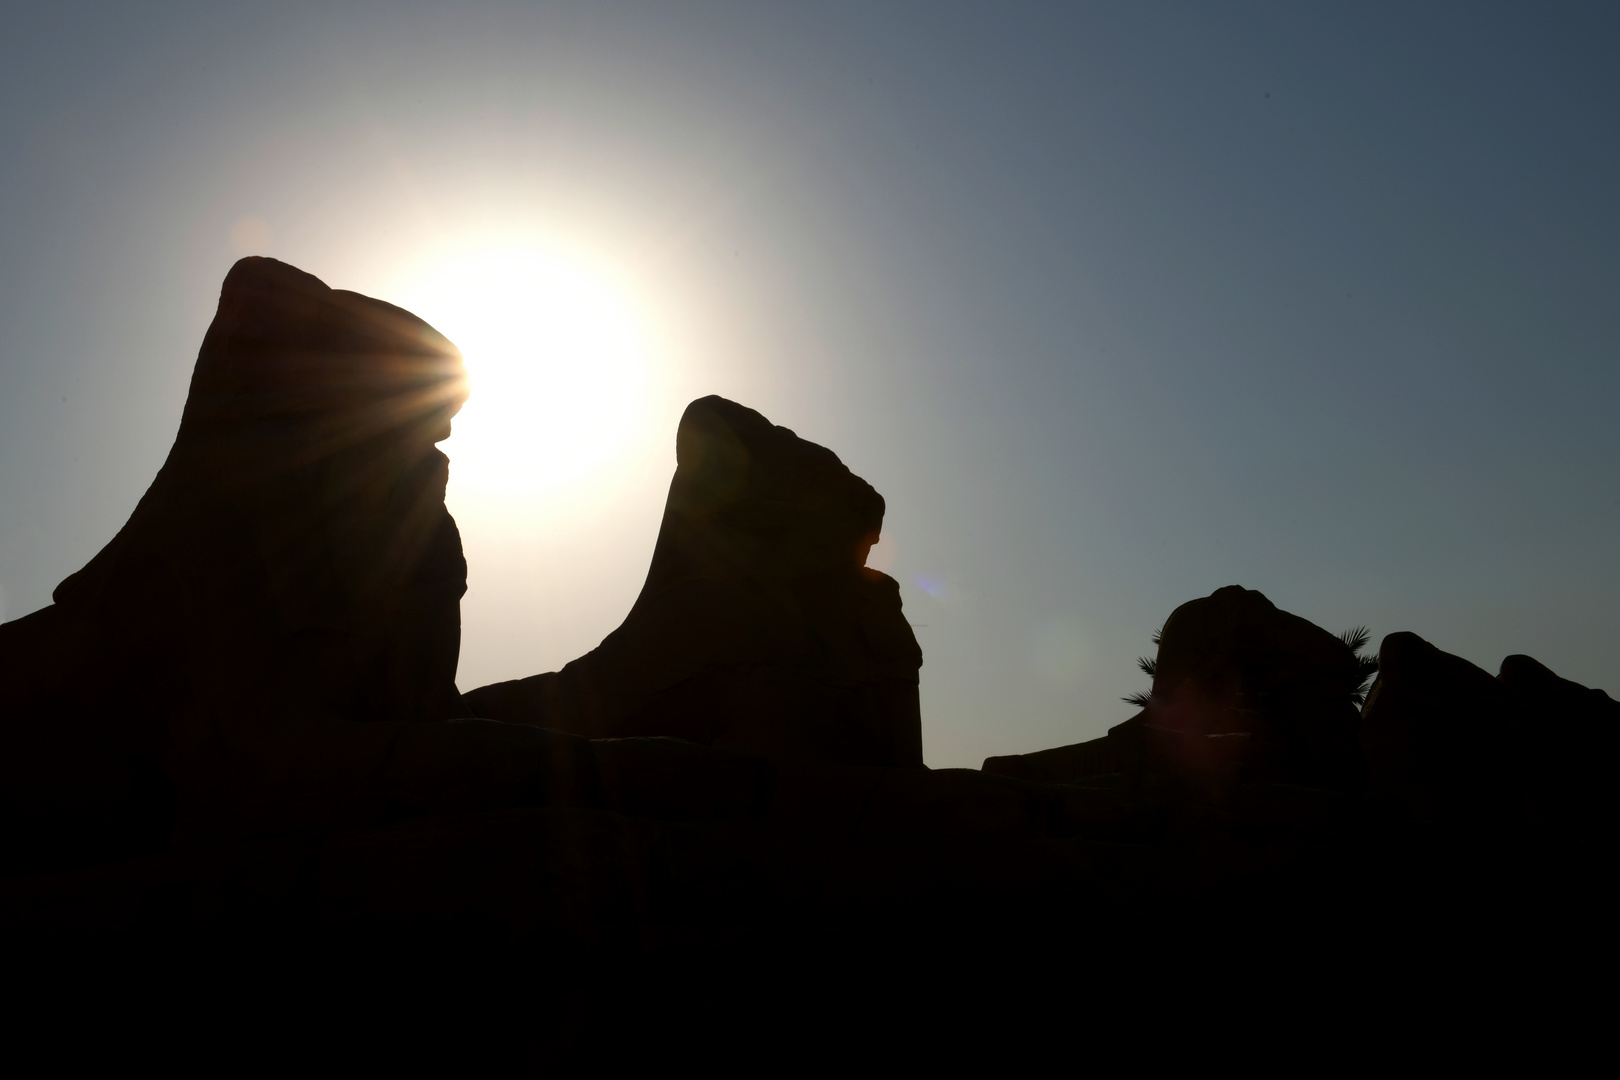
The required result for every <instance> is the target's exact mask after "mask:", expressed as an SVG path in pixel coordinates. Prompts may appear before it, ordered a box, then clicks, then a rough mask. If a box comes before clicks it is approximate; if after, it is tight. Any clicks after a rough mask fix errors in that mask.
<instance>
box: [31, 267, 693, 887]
mask: <svg viewBox="0 0 1620 1080" xmlns="http://www.w3.org/2000/svg"><path fill="white" fill-rule="evenodd" d="M465 395H466V389H465V379H464V373H463V369H462V365H461V358H460V355H459V354H458V353H457V352H456V350H455V348H454V347H453V346H451V345H450V343H449V342H447V341H446V340H445V339H444V338H442V337H441V336H439V334H437V333H436V332H435V331H434V330H433V329H432V328H431V327H429V326H428V325H427V324H426V323H423V322H422V321H421V320H420V319H417V318H416V317H415V316H413V315H411V314H409V313H408V312H405V311H401V310H400V309H398V308H395V307H393V306H391V305H389V304H385V303H382V302H381V301H377V300H372V299H369V298H367V297H363V296H359V295H357V294H354V293H349V292H342V291H338V290H332V289H329V288H327V287H326V286H325V285H324V284H322V283H321V282H320V281H318V280H317V279H315V278H313V277H311V276H310V275H308V274H305V273H303V272H301V271H299V270H295V269H293V268H292V267H289V266H285V265H283V264H281V263H278V262H275V261H274V260H270V259H244V260H242V261H241V262H239V263H237V264H236V266H235V267H233V268H232V270H231V272H230V274H229V275H228V276H227V278H226V279H225V283H224V286H223V288H222V290H221V295H220V304H219V311H218V314H217V315H216V317H215V319H214V322H213V325H212V326H211V327H210V328H209V331H208V334H207V336H206V337H205V338H204V341H203V346H202V350H201V352H200V354H199V356H198V360H197V366H196V371H195V374H194V376H193V379H192V385H191V392H190V395H189V397H188V398H187V402H186V408H185V412H184V414H183V416H182V419H181V424H180V431H179V434H178V436H177V437H176V439H175V444H174V448H173V450H172V451H171V452H170V454H169V458H168V460H167V461H166V462H165V464H164V466H163V468H162V470H161V471H160V472H159V474H158V476H157V478H156V479H155V480H154V481H153V483H152V486H151V488H150V489H149V490H148V491H147V493H146V495H145V496H144V497H143V498H142V499H141V501H140V503H139V505H138V506H137V507H136V509H135V512H134V514H132V515H131V517H130V520H129V522H128V523H127V524H126V525H125V526H124V528H123V529H122V530H121V531H120V532H119V533H118V535H117V536H116V537H115V538H114V539H113V541H112V542H111V543H109V544H108V545H107V547H106V548H104V549H103V550H102V552H101V553H100V554H99V555H97V556H96V557H95V558H94V559H93V560H92V561H91V562H90V564H89V565H88V566H86V567H85V568H84V569H83V570H81V571H80V572H78V573H77V574H74V575H73V576H72V577H70V578H68V579H67V580H66V581H64V582H63V583H62V584H61V586H60V587H59V588H58V589H57V591H56V596H55V599H56V603H55V604H53V605H52V606H50V607H47V608H44V609H42V610H40V611H38V612H35V613H34V614H32V615H29V616H28V617H26V618H24V619H20V620H18V621H16V622H13V623H9V624H6V625H5V626H4V627H0V715H3V717H4V724H5V731H6V735H5V737H6V739H7V741H8V753H7V754H6V755H5V757H4V779H5V781H6V786H5V800H6V802H5V829H4V838H5V843H6V848H5V850H4V853H3V856H0V859H3V865H4V867H5V868H6V869H7V870H9V871H11V872H16V871H17V870H19V869H27V868H45V867H50V866H68V865H74V864H79V863H87V862H97V861H102V860H104V859H107V858H113V857H119V856H129V855H135V854H139V853H141V852H147V851H158V850H163V849H166V848H168V847H169V846H170V845H171V842H173V843H178V844H180V845H181V846H183V847H184V846H192V845H197V844H204V843H208V842H212V841H217V840H227V839H239V838H244V837H251V836H255V835H262V834H266V833H274V832H282V831H285V830H287V829H295V828H309V827H315V828H322V827H329V826H333V825H338V824H342V823H352V822H361V821H368V820H376V819H379V818H386V817H390V816H397V815H398V814H400V813H402V812H407V813H408V812H413V811H414V812H428V811H444V810H448V809H455V810H471V809H487V808H492V807H499V806H510V805H520V804H527V805H536V804H547V803H579V802H584V803H591V804H593V805H603V804H605V803H606V802H608V801H611V799H612V798H613V795H612V792H611V791H610V790H609V787H610V785H609V786H604V780H603V778H602V776H601V775H600V774H599V770H598V768H597V759H596V755H595V754H594V753H593V751H592V750H591V747H590V745H589V744H588V743H587V742H585V741H584V740H582V739H578V738H574V737H571V736H568V735H564V734H559V733H555V732H549V731H542V730H539V729H535V728H524V727H515V726H512V725H505V724H497V723H494V722H490V721H480V720H460V721H455V722H449V721H451V719H452V718H455V717H466V716H468V715H469V710H468V709H467V708H466V706H465V705H464V704H463V702H462V700H461V698H460V696H459V695H458V694H457V692H456V688H455V684H454V677H455V668H456V661H457V653H458V649H459V639H460V616H459V612H458V604H459V600H460V597H461V595H462V593H463V592H464V591H465V588H466V584H465V583H466V564H465V562H464V561H463V558H462V554H461V543H460V537H459V535H458V533H457V531H456V526H455V522H454V521H453V520H452V519H451V517H450V515H449V514H448V513H447V512H446V510H445V507H444V488H445V482H446V479H447V475H448V474H447V460H446V458H445V456H444V455H443V454H442V453H441V452H440V451H439V450H438V449H436V447H435V446H434V444H435V442H437V441H438V440H440V439H443V438H445V437H446V436H447V435H448V434H449V432H450V420H451V417H452V416H453V415H454V414H455V412H456V410H457V409H459V408H460V406H461V403H462V401H463V400H464V398H465ZM633 752H634V751H633V750H630V749H620V750H618V751H616V753H617V754H618V756H619V757H620V758H623V757H624V756H625V755H626V754H628V753H633ZM652 752H653V753H654V754H655V755H659V754H661V753H662V752H661V751H652ZM665 756H667V755H665ZM619 771H621V772H622V771H624V770H623V769H620V770H619ZM631 771H634V770H631ZM666 786H667V785H666ZM632 801H635V799H634V798H633V799H632ZM643 801H644V800H643Z"/></svg>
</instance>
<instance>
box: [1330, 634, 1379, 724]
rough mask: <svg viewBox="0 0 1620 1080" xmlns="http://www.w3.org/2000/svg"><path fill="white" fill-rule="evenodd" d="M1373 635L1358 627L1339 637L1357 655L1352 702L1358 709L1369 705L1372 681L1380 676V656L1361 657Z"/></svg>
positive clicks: (1351, 694) (1351, 695) (1351, 693)
mask: <svg viewBox="0 0 1620 1080" xmlns="http://www.w3.org/2000/svg"><path fill="white" fill-rule="evenodd" d="M1371 637H1372V635H1371V634H1370V633H1369V632H1368V630H1367V628H1366V627H1365V626H1357V627H1355V628H1353V629H1350V630H1346V631H1345V632H1344V633H1342V634H1340V635H1339V640H1340V641H1342V642H1344V643H1345V644H1346V645H1348V646H1350V651H1351V652H1352V653H1355V655H1356V688H1355V689H1354V690H1352V691H1351V692H1350V700H1351V701H1353V702H1354V703H1355V705H1356V708H1358V709H1359V708H1360V707H1361V706H1363V705H1365V704H1367V691H1368V690H1370V689H1372V681H1373V678H1374V677H1375V676H1377V674H1378V656H1377V654H1376V653H1375V654H1374V655H1372V656H1363V655H1361V650H1362V649H1364V648H1366V647H1367V642H1368V641H1369V640H1370V639H1371Z"/></svg>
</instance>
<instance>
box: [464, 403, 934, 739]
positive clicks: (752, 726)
mask: <svg viewBox="0 0 1620 1080" xmlns="http://www.w3.org/2000/svg"><path fill="white" fill-rule="evenodd" d="M676 460H677V467H676V471H675V479H674V481H673V482H672V483H671V484H670V492H669V502H668V504H667V505H666V507H665V510H664V520H663V524H662V526H661V528H660V530H659V534H658V543H657V546H656V548H655V549H654V551H653V559H652V567H651V568H650V569H649V570H648V572H647V582H646V584H645V585H644V586H643V587H642V590H641V596H640V597H639V598H638V599H637V600H636V603H635V606H634V607H632V608H631V610H630V614H629V616H628V617H627V618H626V619H625V621H624V625H622V626H620V627H619V628H618V629H617V630H615V631H614V632H613V633H612V634H610V635H608V637H607V639H606V640H604V641H603V642H602V644H601V645H600V646H598V647H597V648H596V649H595V650H593V651H592V652H590V653H588V654H586V655H585V656H583V657H581V658H579V659H578V660H575V661H573V662H572V663H570V664H569V665H567V666H566V667H564V668H563V670H561V671H559V672H548V673H546V674H543V675H536V676H533V677H532V678H528V679H522V680H519V681H515V682H507V683H497V684H495V685H493V686H485V687H480V688H479V689H477V690H474V691H472V692H471V693H469V694H468V695H467V698H468V701H469V703H470V704H471V705H472V707H473V708H474V709H475V710H476V711H477V712H478V715H480V716H488V717H493V718H495V719H498V720H504V721H507V722H510V723H522V724H536V725H539V726H542V727H549V728H555V729H557V730H560V731H570V732H574V733H577V734H580V735H587V736H590V737H592V738H614V737H620V736H625V735H670V736H677V737H679V738H683V739H689V740H692V741H694V742H699V743H703V744H705V745H715V746H736V747H746V748H749V749H754V750H758V751H761V752H763V753H766V754H769V755H770V756H772V757H775V758H778V759H789V760H820V761H829V762H833V761H836V762H844V763H847V764H857V765H888V766H907V767H912V768H918V767H921V765H922V722H921V717H920V715H919V713H918V708H917V671H918V668H919V667H920V666H921V665H922V650H921V649H920V648H918V646H917V639H916V638H915V637H914V636H913V635H912V632H911V625H910V624H909V623H908V622H907V621H906V619H905V616H904V615H903V614H902V613H901V610H900V592H899V588H898V586H897V585H896V584H895V582H894V581H893V579H891V578H889V577H887V576H886V575H884V574H881V573H879V572H878V571H876V570H871V569H868V568H867V567H866V566H865V565H864V564H865V562H866V554H867V552H868V551H869V550H870V549H871V547H872V545H873V544H874V543H875V542H876V541H877V539H878V533H879V530H880V529H881V527H882V524H883V497H882V496H881V495H879V494H878V493H877V492H875V491H873V490H872V488H871V486H870V485H869V484H867V483H866V482H865V481H864V480H862V479H861V478H860V477H858V476H855V475H854V474H852V473H851V472H850V471H849V469H847V468H846V467H845V466H844V464H843V463H842V462H840V461H839V460H838V458H837V456H836V455H834V454H833V453H832V451H830V450H827V449H825V448H824V447H820V446H817V445H815V444H814V443H811V442H806V441H805V440H804V439H801V438H799V437H798V436H797V435H795V434H794V433H793V432H791V431H789V430H788V429H787V428H783V427H777V426H775V425H773V424H772V423H771V422H770V421H769V420H767V419H765V417H763V416H761V415H760V414H759V413H757V412H755V411H753V410H752V409H747V408H744V407H743V406H741V405H738V404H736V403H735V402H731V401H727V400H725V399H724V398H719V397H708V398H702V399H701V400H698V401H694V402H693V403H692V404H691V405H690V406H688V407H687V410H686V413H685V415H683V416H682V417H681V424H680V429H679V432H678V434H677V436H676Z"/></svg>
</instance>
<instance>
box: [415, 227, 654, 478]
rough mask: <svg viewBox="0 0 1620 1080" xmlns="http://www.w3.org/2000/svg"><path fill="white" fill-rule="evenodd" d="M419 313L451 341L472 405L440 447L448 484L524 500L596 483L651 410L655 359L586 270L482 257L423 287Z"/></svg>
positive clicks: (559, 261) (556, 260)
mask: <svg viewBox="0 0 1620 1080" xmlns="http://www.w3.org/2000/svg"><path fill="white" fill-rule="evenodd" d="M412 291H413V292H415V293H416V294H417V296H416V298H415V299H414V301H413V309H414V310H415V311H416V312H417V314H419V315H421V316H422V317H423V318H425V319H427V321H428V322H430V323H432V324H433V325H434V326H435V327H436V328H437V329H438V330H439V331H440V332H441V333H443V334H444V335H445V336H446V337H448V338H449V339H450V340H451V341H453V342H455V343H456V344H457V345H458V346H459V347H460V348H461V352H462V356H463V357H465V359H466V362H467V373H468V376H469V379H470V382H471V390H472V394H471V397H470V398H469V399H468V401H467V404H466V406H465V407H464V408H463V409H462V410H461V413H460V414H459V415H458V416H457V417H456V420H455V429H454V434H453V435H452V436H451V437H450V438H449V439H448V440H447V441H446V442H445V443H444V449H445V451H446V452H447V453H448V454H449V455H450V460H451V478H452V483H454V484H455V485H456V486H457V487H460V488H462V489H464V490H468V491H477V492H479V493H481V494H487V495H504V496H524V495H532V494H535V493H537V492H540V491H545V490H551V489H555V488H559V487H563V486H566V485H568V484H570V483H573V482H575V481H578V480H581V479H583V478H584V477H585V476H587V475H588V474H591V473H593V472H596V471H597V470H598V469H600V468H602V467H603V466H605V465H607V464H608V463H609V462H610V461H611V460H612V459H613V458H614V457H616V456H618V455H619V454H620V453H622V452H623V450H624V449H625V448H626V446H627V444H628V443H629V442H630V441H631V439H632V437H633V435H634V432H635V429H636V428H637V427H638V425H639V424H640V423H641V422H642V421H643V418H644V413H645V411H646V408H647V398H648V389H647V375H648V372H647V359H646V350H645V348H644V347H643V341H642V339H641V332H640V327H639V325H638V321H637V319H636V318H635V317H634V313H633V311H632V309H631V307H630V306H629V305H628V304H627V303H626V302H625V300H624V299H623V297H622V295H620V294H619V293H618V292H617V291H616V290H615V289H614V288H613V287H612V286H611V284H610V283H609V282H608V281H607V280H606V279H605V278H604V277H603V276H601V275H598V274H595V273H593V272H592V271H591V270H590V269H589V268H587V267H586V266H585V265H584V264H582V263H579V262H574V261H570V260H568V259H565V258H562V257H558V256H548V255H546V254H543V253H539V252H534V251H485V252H481V253H478V254H474V255H471V256H468V257H466V258H463V259H459V260H457V261H455V262H453V263H451V264H449V265H447V266H444V267H442V268H441V269H440V270H439V271H438V272H436V273H434V274H432V275H430V276H429V277H428V278H427V279H426V280H424V281H422V282H421V283H420V285H419V288H418V289H416V290H412Z"/></svg>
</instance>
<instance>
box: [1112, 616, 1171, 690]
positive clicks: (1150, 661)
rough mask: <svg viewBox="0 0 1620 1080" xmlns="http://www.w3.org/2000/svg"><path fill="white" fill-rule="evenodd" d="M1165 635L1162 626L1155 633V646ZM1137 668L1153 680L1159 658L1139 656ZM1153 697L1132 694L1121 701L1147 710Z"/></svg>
mask: <svg viewBox="0 0 1620 1080" xmlns="http://www.w3.org/2000/svg"><path fill="white" fill-rule="evenodd" d="M1163 635H1164V627H1162V626H1161V627H1159V628H1158V629H1157V630H1155V631H1153V644H1155V645H1157V644H1158V643H1159V638H1161V637H1162V636H1163ZM1136 666H1137V667H1139V668H1141V669H1142V674H1144V675H1146V676H1147V677H1148V678H1150V679H1151V678H1153V673H1154V672H1155V671H1157V670H1158V667H1159V658H1158V657H1156V656H1138V657H1137V658H1136ZM1152 696H1153V695H1152V694H1151V693H1147V694H1131V695H1129V696H1128V697H1123V698H1121V699H1120V700H1121V701H1123V702H1125V703H1126V704H1129V705H1135V706H1136V707H1137V708H1138V709H1145V708H1147V703H1148V699H1149V698H1151V697H1152Z"/></svg>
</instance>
